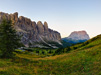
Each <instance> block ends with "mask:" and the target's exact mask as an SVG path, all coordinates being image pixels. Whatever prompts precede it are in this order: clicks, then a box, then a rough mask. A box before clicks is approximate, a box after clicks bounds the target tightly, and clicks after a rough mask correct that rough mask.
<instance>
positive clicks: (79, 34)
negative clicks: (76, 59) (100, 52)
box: [62, 31, 90, 45]
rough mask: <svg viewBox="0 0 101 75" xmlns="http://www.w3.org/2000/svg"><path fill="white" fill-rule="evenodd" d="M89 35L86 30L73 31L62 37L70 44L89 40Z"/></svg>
mask: <svg viewBox="0 0 101 75" xmlns="http://www.w3.org/2000/svg"><path fill="white" fill-rule="evenodd" d="M89 39H90V37H89V35H88V34H87V32H86V31H74V32H72V33H71V34H70V35H69V36H68V37H65V38H62V40H63V41H65V42H66V43H69V45H70V44H76V43H82V42H85V41H87V40H89Z"/></svg>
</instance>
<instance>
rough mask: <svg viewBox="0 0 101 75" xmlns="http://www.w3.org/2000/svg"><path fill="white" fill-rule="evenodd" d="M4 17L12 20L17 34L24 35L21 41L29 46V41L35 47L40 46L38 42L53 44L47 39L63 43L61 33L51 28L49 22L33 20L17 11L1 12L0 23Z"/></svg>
mask: <svg viewBox="0 0 101 75" xmlns="http://www.w3.org/2000/svg"><path fill="white" fill-rule="evenodd" d="M3 18H5V19H7V20H12V23H13V25H14V28H15V29H16V30H17V34H18V35H21V36H22V38H21V41H22V43H23V44H24V45H25V46H27V47H28V44H29V43H31V44H32V46H33V47H36V46H40V45H38V44H36V42H37V43H40V42H41V43H42V42H43V43H46V44H47V45H49V46H51V45H50V44H48V43H47V42H46V41H52V42H53V41H54V42H57V43H59V44H61V43H60V40H61V35H60V33H59V32H57V31H54V30H52V29H49V28H48V24H47V22H44V24H43V23H42V22H41V21H38V22H37V23H36V22H34V21H31V20H30V19H29V18H26V17H23V16H20V17H18V13H17V12H15V13H14V14H8V13H4V12H0V23H1V22H2V20H3Z"/></svg>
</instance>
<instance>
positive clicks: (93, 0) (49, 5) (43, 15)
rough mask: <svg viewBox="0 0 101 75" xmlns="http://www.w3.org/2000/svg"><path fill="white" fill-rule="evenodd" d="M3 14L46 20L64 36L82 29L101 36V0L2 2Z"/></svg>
mask: <svg viewBox="0 0 101 75" xmlns="http://www.w3.org/2000/svg"><path fill="white" fill-rule="evenodd" d="M0 11H2V12H6V13H14V12H18V13H19V16H25V17H28V18H30V19H31V20H33V21H36V22H37V21H39V20H40V21H42V22H44V21H47V22H48V25H49V28H51V29H54V30H57V31H58V32H60V33H61V36H62V37H67V36H69V34H70V33H71V32H73V31H80V30H86V31H87V33H88V34H89V35H90V37H94V36H96V35H98V34H101V0H0Z"/></svg>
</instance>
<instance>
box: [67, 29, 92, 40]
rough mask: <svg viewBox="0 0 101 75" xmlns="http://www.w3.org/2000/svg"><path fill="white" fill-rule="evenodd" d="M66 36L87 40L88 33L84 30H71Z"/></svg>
mask: <svg viewBox="0 0 101 75" xmlns="http://www.w3.org/2000/svg"><path fill="white" fill-rule="evenodd" d="M68 38H71V39H73V40H89V39H90V38H89V35H88V34H87V32H86V31H84V30H83V31H74V32H72V33H71V34H70V35H69V37H68Z"/></svg>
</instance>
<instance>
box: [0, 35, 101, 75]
mask: <svg viewBox="0 0 101 75" xmlns="http://www.w3.org/2000/svg"><path fill="white" fill-rule="evenodd" d="M70 48H71V51H69V52H67V53H63V54H60V55H55V56H50V57H42V56H41V55H36V54H33V53H28V52H22V53H16V58H14V59H0V75H101V35H98V36H96V37H94V38H92V39H90V40H88V41H87V42H84V43H82V44H77V45H74V46H71V47H70Z"/></svg>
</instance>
